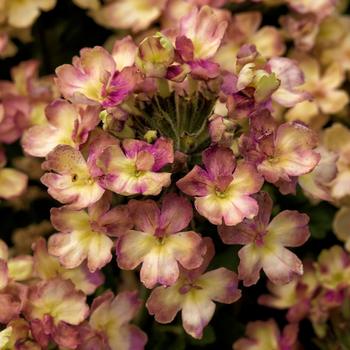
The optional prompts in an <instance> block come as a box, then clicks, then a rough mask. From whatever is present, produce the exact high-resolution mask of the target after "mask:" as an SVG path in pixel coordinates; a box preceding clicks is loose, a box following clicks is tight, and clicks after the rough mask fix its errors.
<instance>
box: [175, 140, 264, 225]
mask: <svg viewBox="0 0 350 350" xmlns="http://www.w3.org/2000/svg"><path fill="white" fill-rule="evenodd" d="M203 163H204V166H205V170H204V169H203V168H201V167H199V166H197V165H196V166H195V167H194V168H193V169H192V170H191V171H190V172H189V173H188V174H187V175H186V176H185V177H183V178H182V179H180V180H179V181H178V182H177V186H178V187H179V188H180V189H181V191H183V192H185V193H186V194H188V195H190V196H195V206H196V209H197V211H198V212H199V213H200V214H201V215H203V216H204V217H206V218H207V219H208V220H209V221H210V222H211V223H213V224H214V225H221V224H222V223H225V224H226V225H237V224H238V223H240V222H241V221H242V220H243V219H244V218H246V217H247V218H250V219H251V218H253V217H254V216H255V215H256V214H257V212H258V204H257V202H256V201H255V199H253V198H252V197H251V195H252V194H254V193H256V192H258V191H259V190H260V188H261V186H262V184H263V179H262V177H261V176H260V175H259V174H258V173H257V171H256V169H255V168H254V166H253V165H252V164H250V163H248V162H246V161H244V160H242V161H238V162H236V160H235V157H234V155H233V152H232V151H231V150H230V149H228V148H223V147H218V146H213V147H210V148H208V149H207V150H205V151H204V152H203Z"/></svg>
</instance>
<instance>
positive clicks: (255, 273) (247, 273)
mask: <svg viewBox="0 0 350 350" xmlns="http://www.w3.org/2000/svg"><path fill="white" fill-rule="evenodd" d="M257 200H258V203H259V208H260V209H259V213H258V215H257V216H256V217H255V218H254V219H250V220H249V219H246V220H244V221H243V222H242V223H241V224H239V225H237V226H233V227H232V226H231V227H230V226H221V227H219V234H220V236H221V238H222V240H223V242H224V243H226V244H242V245H244V247H243V248H241V250H240V251H239V252H238V255H239V258H240V263H239V266H238V274H239V278H240V279H242V280H243V283H244V285H245V286H251V285H253V284H255V283H256V282H257V281H258V279H259V274H260V270H261V269H263V270H264V272H265V273H266V275H267V277H268V278H269V280H270V281H271V282H273V283H275V284H285V283H288V282H290V281H291V280H292V279H293V278H294V277H295V276H297V275H302V274H303V265H302V263H301V261H300V260H299V259H298V257H297V256H296V255H295V254H293V253H292V252H291V251H289V250H288V249H286V248H285V247H299V246H301V245H302V244H304V243H305V242H306V240H307V239H308V238H309V236H310V233H309V229H308V226H307V224H308V222H309V218H308V216H307V215H306V214H301V213H299V212H297V211H291V210H284V211H282V212H281V213H279V214H278V215H277V216H275V217H274V218H273V219H272V220H271V222H270V223H269V220H270V214H271V210H272V204H273V203H272V200H271V198H270V197H269V195H268V194H267V193H265V192H261V193H260V194H259V195H257Z"/></svg>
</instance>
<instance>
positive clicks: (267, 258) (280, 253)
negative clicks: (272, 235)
mask: <svg viewBox="0 0 350 350" xmlns="http://www.w3.org/2000/svg"><path fill="white" fill-rule="evenodd" d="M262 267H263V270H264V272H265V273H266V276H267V277H268V278H269V280H270V281H271V282H272V283H275V284H286V283H289V282H290V281H292V280H293V279H294V278H296V277H297V276H301V275H302V274H303V264H302V263H301V261H300V260H299V259H298V257H297V256H296V255H295V254H294V253H292V252H291V251H289V250H288V249H285V248H283V247H281V246H280V247H276V248H275V249H273V250H271V251H270V252H269V253H268V254H265V255H264V256H263V258H262Z"/></svg>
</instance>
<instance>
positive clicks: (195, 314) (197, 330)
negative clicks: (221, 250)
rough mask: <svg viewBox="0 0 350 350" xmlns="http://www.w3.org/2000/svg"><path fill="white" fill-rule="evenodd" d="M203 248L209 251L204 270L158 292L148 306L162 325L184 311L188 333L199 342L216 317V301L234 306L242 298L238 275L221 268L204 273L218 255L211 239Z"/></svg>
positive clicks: (183, 275) (184, 320) (186, 274)
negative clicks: (215, 255) (205, 329)
mask: <svg viewBox="0 0 350 350" xmlns="http://www.w3.org/2000/svg"><path fill="white" fill-rule="evenodd" d="M203 245H206V247H207V250H206V255H205V257H204V261H203V263H202V264H201V266H199V267H198V268H197V269H194V270H191V271H188V270H187V271H186V270H183V271H182V274H181V276H180V278H179V279H178V281H177V282H176V283H175V284H174V285H172V286H170V287H165V286H160V287H157V288H155V289H154V290H153V291H152V293H151V295H150V297H149V299H148V300H147V303H146V306H147V309H148V312H149V313H150V314H151V315H154V316H155V319H156V320H157V322H159V323H170V322H171V321H173V320H174V318H175V316H176V315H177V313H178V312H179V311H181V316H182V324H183V327H184V329H185V331H186V332H187V333H188V334H190V335H191V336H192V337H194V338H199V339H200V338H202V336H203V329H204V328H205V327H206V326H207V325H208V324H209V322H210V320H211V318H212V317H213V315H214V312H215V308H216V305H215V303H214V301H215V302H219V303H224V304H231V303H234V302H235V301H237V300H238V299H239V298H240V297H241V291H240V290H239V289H238V288H237V287H238V280H237V275H236V274H235V273H234V272H232V271H230V270H228V269H226V268H218V269H216V270H212V271H208V272H205V273H204V271H205V270H206V268H207V266H208V264H209V262H210V260H211V259H212V257H213V256H214V254H215V252H214V245H213V243H212V241H211V239H210V238H205V239H204V240H203Z"/></svg>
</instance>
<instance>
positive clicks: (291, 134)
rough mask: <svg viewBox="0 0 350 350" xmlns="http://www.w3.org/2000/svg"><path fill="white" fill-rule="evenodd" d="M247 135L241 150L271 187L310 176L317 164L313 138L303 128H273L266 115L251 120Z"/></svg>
mask: <svg viewBox="0 0 350 350" xmlns="http://www.w3.org/2000/svg"><path fill="white" fill-rule="evenodd" d="M251 123H252V124H251V130H250V133H249V134H248V135H247V136H245V137H244V138H243V141H242V150H243V152H244V153H245V155H246V157H247V158H248V159H249V160H251V161H252V162H254V163H255V164H256V165H257V169H258V171H259V173H260V174H261V175H263V176H264V178H265V180H266V181H268V182H271V183H274V184H277V185H278V184H279V182H281V181H284V182H287V183H290V182H292V181H293V178H295V177H298V176H301V175H304V174H307V173H309V172H311V171H312V170H313V169H314V168H315V166H316V165H317V164H318V162H319V160H320V155H319V154H318V153H317V152H316V151H315V150H314V149H315V147H316V146H317V143H318V138H317V134H316V133H315V132H314V131H313V130H311V129H310V128H308V127H307V126H305V125H304V124H301V123H297V122H293V123H284V124H281V125H280V126H277V123H276V121H274V119H273V118H272V116H271V115H269V114H264V115H260V114H259V115H256V116H254V117H252V120H251Z"/></svg>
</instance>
